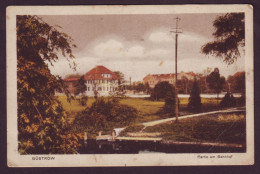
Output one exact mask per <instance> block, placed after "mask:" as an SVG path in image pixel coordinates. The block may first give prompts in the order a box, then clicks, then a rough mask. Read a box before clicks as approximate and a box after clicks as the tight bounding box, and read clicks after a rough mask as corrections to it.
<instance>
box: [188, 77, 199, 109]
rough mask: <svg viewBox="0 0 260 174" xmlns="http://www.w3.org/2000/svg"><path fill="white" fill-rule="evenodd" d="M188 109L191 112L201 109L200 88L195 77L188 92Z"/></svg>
mask: <svg viewBox="0 0 260 174" xmlns="http://www.w3.org/2000/svg"><path fill="white" fill-rule="evenodd" d="M188 109H189V110H190V111H192V112H200V111H201V98H200V89H199V85H198V82H197V80H196V79H195V81H194V83H193V87H192V90H191V93H190V98H189V104H188Z"/></svg>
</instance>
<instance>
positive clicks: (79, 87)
mask: <svg viewBox="0 0 260 174" xmlns="http://www.w3.org/2000/svg"><path fill="white" fill-rule="evenodd" d="M75 88H76V92H75V94H76V95H79V97H80V98H79V103H80V104H81V105H82V106H85V105H86V103H87V96H86V95H85V92H86V90H87V86H86V80H85V77H84V75H83V76H81V77H80V78H79V80H78V81H77V83H76V84H75Z"/></svg>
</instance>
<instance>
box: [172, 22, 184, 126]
mask: <svg viewBox="0 0 260 174" xmlns="http://www.w3.org/2000/svg"><path fill="white" fill-rule="evenodd" d="M175 20H176V28H174V29H173V31H171V32H172V33H175V117H176V122H178V116H179V100H178V88H177V81H178V69H177V68H178V66H177V62H178V58H177V57H178V54H177V50H178V33H182V31H181V30H180V29H179V28H178V22H179V20H181V19H180V18H179V17H176V18H175Z"/></svg>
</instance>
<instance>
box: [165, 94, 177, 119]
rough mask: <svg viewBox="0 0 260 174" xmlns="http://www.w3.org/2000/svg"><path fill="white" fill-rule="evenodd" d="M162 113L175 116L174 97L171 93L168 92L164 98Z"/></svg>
mask: <svg viewBox="0 0 260 174" xmlns="http://www.w3.org/2000/svg"><path fill="white" fill-rule="evenodd" d="M163 111H164V112H165V113H169V114H170V115H174V114H175V95H174V93H172V92H168V93H167V95H166V97H165V104H164V107H163Z"/></svg>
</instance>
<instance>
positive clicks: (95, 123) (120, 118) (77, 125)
mask: <svg viewBox="0 0 260 174" xmlns="http://www.w3.org/2000/svg"><path fill="white" fill-rule="evenodd" d="M136 117H137V110H136V109H135V108H133V107H131V106H127V105H124V104H120V103H119V101H118V100H117V99H115V98H107V99H106V100H105V99H104V98H102V97H101V98H97V99H96V101H95V102H94V103H93V104H92V105H91V107H87V108H86V109H85V110H84V111H83V112H81V113H79V114H78V115H77V116H76V118H75V121H74V124H73V129H74V130H81V131H86V132H88V134H92V135H96V134H97V133H98V132H99V131H106V132H110V131H112V129H113V128H119V127H124V126H127V125H129V124H131V123H132V122H134V121H135V119H136Z"/></svg>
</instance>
